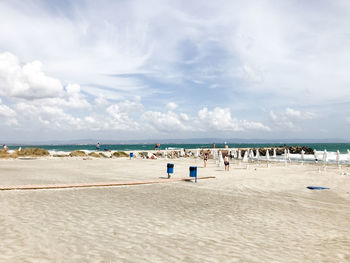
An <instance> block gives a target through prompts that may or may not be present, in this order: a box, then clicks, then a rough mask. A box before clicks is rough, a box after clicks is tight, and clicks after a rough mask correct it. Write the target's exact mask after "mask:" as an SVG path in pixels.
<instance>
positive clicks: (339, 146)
mask: <svg viewBox="0 0 350 263" xmlns="http://www.w3.org/2000/svg"><path fill="white" fill-rule="evenodd" d="M286 145H287V146H293V145H299V146H307V147H310V148H312V149H315V150H317V151H323V150H325V149H326V150H327V151H328V152H335V151H337V150H339V151H340V153H346V152H347V149H350V143H293V144H286ZM277 146H283V144H280V143H275V144H267V143H256V144H254V143H229V144H228V147H229V148H263V147H277ZM19 147H22V148H33V147H38V148H44V149H46V150H48V151H57V152H60V151H62V152H71V151H75V150H88V151H94V150H96V146H95V145H92V144H86V145H79V144H72V145H10V146H9V149H10V150H15V149H18V148H19ZM160 147H161V150H164V149H166V148H184V149H198V148H212V144H161V146H160ZM224 147H225V145H224V144H216V148H224ZM104 148H108V149H109V150H112V151H133V150H140V151H142V150H145V151H147V150H154V144H101V148H100V149H101V150H103V149H104Z"/></svg>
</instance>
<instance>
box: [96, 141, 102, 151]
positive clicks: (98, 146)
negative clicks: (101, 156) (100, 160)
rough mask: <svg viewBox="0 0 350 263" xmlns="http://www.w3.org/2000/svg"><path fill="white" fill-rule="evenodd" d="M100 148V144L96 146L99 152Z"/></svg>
mask: <svg viewBox="0 0 350 263" xmlns="http://www.w3.org/2000/svg"><path fill="white" fill-rule="evenodd" d="M100 147H101V145H100V143H99V142H98V143H97V144H96V150H97V151H99V150H100Z"/></svg>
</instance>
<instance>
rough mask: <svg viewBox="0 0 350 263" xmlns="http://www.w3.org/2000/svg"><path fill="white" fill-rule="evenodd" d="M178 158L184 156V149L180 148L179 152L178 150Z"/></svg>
mask: <svg viewBox="0 0 350 263" xmlns="http://www.w3.org/2000/svg"><path fill="white" fill-rule="evenodd" d="M180 156H181V157H184V156H185V152H184V149H182V148H181V150H180Z"/></svg>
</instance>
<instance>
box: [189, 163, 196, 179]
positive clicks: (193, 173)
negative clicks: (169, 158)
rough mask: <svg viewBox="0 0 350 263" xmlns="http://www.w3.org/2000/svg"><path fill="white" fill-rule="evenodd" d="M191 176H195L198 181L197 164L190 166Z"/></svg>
mask: <svg viewBox="0 0 350 263" xmlns="http://www.w3.org/2000/svg"><path fill="white" fill-rule="evenodd" d="M190 177H195V182H196V183H197V166H190Z"/></svg>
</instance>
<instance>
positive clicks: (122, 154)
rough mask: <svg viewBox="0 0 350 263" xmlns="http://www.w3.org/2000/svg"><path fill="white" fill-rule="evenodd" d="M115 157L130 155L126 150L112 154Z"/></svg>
mask: <svg viewBox="0 0 350 263" xmlns="http://www.w3.org/2000/svg"><path fill="white" fill-rule="evenodd" d="M112 156H113V157H129V155H128V154H127V153H126V152H115V153H113V154H112Z"/></svg>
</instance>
